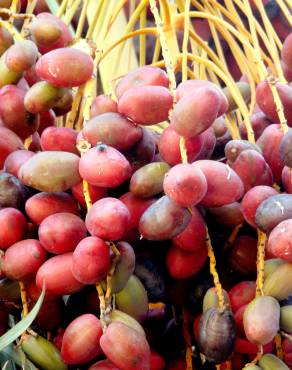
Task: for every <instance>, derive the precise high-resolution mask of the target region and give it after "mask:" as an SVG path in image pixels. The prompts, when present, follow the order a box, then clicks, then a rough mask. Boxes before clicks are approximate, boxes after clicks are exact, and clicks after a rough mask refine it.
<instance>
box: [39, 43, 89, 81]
mask: <svg viewBox="0 0 292 370" xmlns="http://www.w3.org/2000/svg"><path fill="white" fill-rule="evenodd" d="M36 73H37V75H38V76H39V77H40V78H41V79H43V80H45V81H47V82H48V83H50V84H52V85H54V86H56V87H75V86H80V85H82V84H84V83H85V82H86V81H88V80H89V79H90V78H91V75H92V73H93V60H92V58H91V57H90V56H89V55H88V54H86V53H84V52H82V51H79V50H77V49H74V48H60V49H56V50H52V51H50V52H48V53H47V54H45V55H43V56H42V57H41V58H40V59H39V60H38V61H37V63H36Z"/></svg>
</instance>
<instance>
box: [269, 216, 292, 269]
mask: <svg viewBox="0 0 292 370" xmlns="http://www.w3.org/2000/svg"><path fill="white" fill-rule="evenodd" d="M267 250H268V252H269V253H271V254H272V255H274V256H275V257H277V258H281V259H282V260H285V261H288V262H292V219H288V220H285V221H282V222H280V223H279V224H278V225H277V226H276V227H275V228H274V229H273V230H272V232H271V234H270V235H269V240H268V245H267Z"/></svg>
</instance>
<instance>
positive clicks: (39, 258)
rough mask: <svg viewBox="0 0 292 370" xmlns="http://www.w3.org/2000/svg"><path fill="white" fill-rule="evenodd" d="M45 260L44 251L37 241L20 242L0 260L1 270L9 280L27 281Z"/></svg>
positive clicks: (9, 249) (10, 248) (45, 254)
mask: <svg viewBox="0 0 292 370" xmlns="http://www.w3.org/2000/svg"><path fill="white" fill-rule="evenodd" d="M46 258H47V253H46V250H45V249H44V248H43V247H42V245H41V244H40V242H39V241H38V240H34V239H26V240H22V241H19V242H17V243H15V244H13V245H12V246H10V247H9V248H8V249H7V251H6V252H5V255H4V257H3V259H2V270H3V272H4V274H5V276H6V277H8V278H9V279H12V280H25V279H29V278H32V277H34V276H35V274H36V273H37V271H38V269H39V267H40V266H41V265H42V264H43V263H44V262H45V260H46Z"/></svg>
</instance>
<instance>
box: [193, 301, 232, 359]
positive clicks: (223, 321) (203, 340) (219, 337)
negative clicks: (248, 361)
mask: <svg viewBox="0 0 292 370" xmlns="http://www.w3.org/2000/svg"><path fill="white" fill-rule="evenodd" d="M235 336H236V327H235V321H234V317H233V315H232V312H231V311H229V310H226V309H219V308H209V310H208V311H206V312H205V313H204V314H203V316H202V318H201V320H200V322H199V337H198V343H199V346H200V349H201V351H202V353H204V355H205V356H206V357H207V358H208V359H209V360H210V361H212V362H215V363H216V364H220V363H222V362H224V361H226V360H227V358H228V357H229V356H230V355H231V353H232V351H233V349H234V344H235Z"/></svg>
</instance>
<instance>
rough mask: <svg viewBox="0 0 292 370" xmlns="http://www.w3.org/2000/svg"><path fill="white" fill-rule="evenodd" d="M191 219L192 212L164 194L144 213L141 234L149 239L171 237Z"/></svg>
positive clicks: (140, 223) (140, 224)
mask: <svg viewBox="0 0 292 370" xmlns="http://www.w3.org/2000/svg"><path fill="white" fill-rule="evenodd" d="M190 220H191V213H190V212H189V210H188V209H186V208H183V207H181V206H179V205H177V204H175V203H174V202H172V201H171V200H170V199H169V198H168V197H167V196H163V197H162V198H160V199H159V200H157V201H156V202H155V203H154V204H152V205H151V206H150V207H149V208H147V210H146V211H145V212H144V213H143V215H142V216H141V218H140V222H139V231H140V233H141V235H142V236H143V237H144V238H145V239H148V240H166V239H171V238H173V237H175V236H176V235H178V234H179V233H181V232H182V231H183V230H184V229H185V228H186V227H187V225H188V223H189V222H190Z"/></svg>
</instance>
